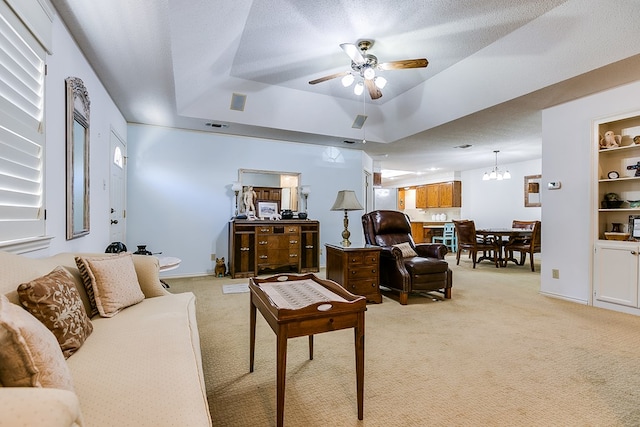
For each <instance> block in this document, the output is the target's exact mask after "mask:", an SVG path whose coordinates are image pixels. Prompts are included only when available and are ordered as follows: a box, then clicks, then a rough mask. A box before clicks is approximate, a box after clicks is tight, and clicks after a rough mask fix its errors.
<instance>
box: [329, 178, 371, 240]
mask: <svg viewBox="0 0 640 427" xmlns="http://www.w3.org/2000/svg"><path fill="white" fill-rule="evenodd" d="M362 209H364V208H363V207H362V205H361V204H360V202H358V199H357V198H356V193H355V192H353V191H351V190H340V191H338V197H336V201H335V203H334V204H333V207H332V208H331V210H332V211H344V231H343V232H342V246H351V242H350V241H349V236H351V233H349V217H348V215H347V211H359V210H362Z"/></svg>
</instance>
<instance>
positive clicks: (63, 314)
mask: <svg viewBox="0 0 640 427" xmlns="http://www.w3.org/2000/svg"><path fill="white" fill-rule="evenodd" d="M18 297H19V298H20V304H22V306H23V307H24V308H26V309H27V311H28V312H29V313H31V314H33V316H34V317H35V318H36V319H38V320H39V321H40V322H42V323H43V324H44V325H45V326H46V327H47V329H49V330H50V331H51V332H53V335H55V337H56V339H57V340H58V343H59V344H60V348H61V349H62V354H64V357H65V358H67V357H69V356H71V355H72V354H73V353H75V352H76V351H77V350H78V349H79V348H80V346H81V345H82V344H83V343H84V341H85V340H86V339H87V337H88V336H89V335H90V334H91V332H92V331H93V325H92V324H91V321H90V320H89V317H87V313H86V311H85V310H84V305H83V304H82V300H81V299H80V294H79V293H78V290H77V289H76V287H75V284H74V280H73V276H72V275H71V273H69V272H68V271H67V270H65V269H64V268H62V267H56V268H55V269H54V270H53V271H52V272H51V273H49V274H47V275H46V276H42V277H39V278H37V279H35V280H32V281H31V282H28V283H23V284H21V285H20V286H18Z"/></svg>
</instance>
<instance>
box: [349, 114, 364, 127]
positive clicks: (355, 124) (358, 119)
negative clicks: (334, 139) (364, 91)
mask: <svg viewBox="0 0 640 427" xmlns="http://www.w3.org/2000/svg"><path fill="white" fill-rule="evenodd" d="M367 117H368V116H363V115H362V114H358V115H357V116H356V119H355V120H354V121H353V124H352V125H351V127H352V128H354V129H362V126H364V122H365V121H366V120H367Z"/></svg>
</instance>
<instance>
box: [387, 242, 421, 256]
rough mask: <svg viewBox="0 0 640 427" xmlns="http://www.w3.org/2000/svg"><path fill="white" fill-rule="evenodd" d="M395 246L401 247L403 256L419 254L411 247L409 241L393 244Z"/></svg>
mask: <svg viewBox="0 0 640 427" xmlns="http://www.w3.org/2000/svg"><path fill="white" fill-rule="evenodd" d="M393 247H394V248H398V249H400V252H402V258H409V257H412V256H418V254H417V253H416V251H414V250H413V248H412V247H411V243H409V242H404V243H398V244H397V245H393Z"/></svg>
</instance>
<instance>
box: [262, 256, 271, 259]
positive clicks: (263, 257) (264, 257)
mask: <svg viewBox="0 0 640 427" xmlns="http://www.w3.org/2000/svg"><path fill="white" fill-rule="evenodd" d="M267 258H269V256H268V255H260V259H267Z"/></svg>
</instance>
